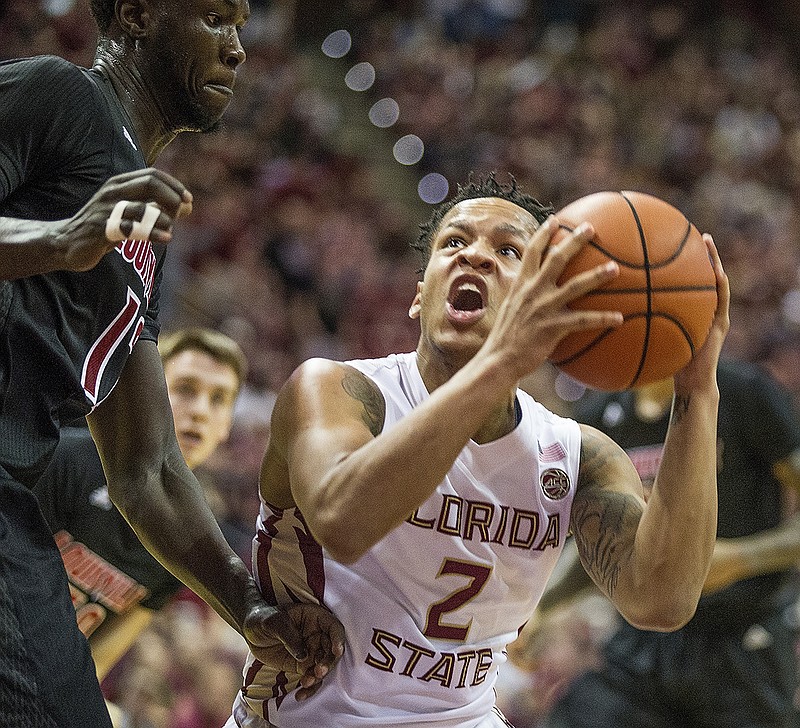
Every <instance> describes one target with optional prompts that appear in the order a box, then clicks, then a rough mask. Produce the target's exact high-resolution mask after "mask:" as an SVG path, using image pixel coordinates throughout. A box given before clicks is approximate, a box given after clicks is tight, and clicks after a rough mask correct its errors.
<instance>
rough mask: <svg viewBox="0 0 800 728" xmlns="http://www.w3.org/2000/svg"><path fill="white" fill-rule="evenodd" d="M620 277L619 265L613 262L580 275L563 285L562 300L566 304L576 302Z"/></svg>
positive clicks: (610, 261)
mask: <svg viewBox="0 0 800 728" xmlns="http://www.w3.org/2000/svg"><path fill="white" fill-rule="evenodd" d="M618 275H619V265H618V264H617V263H616V262H614V261H613V260H609V261H608V262H606V263H603V264H602V265H598V266H596V267H594V268H590V269H589V270H587V271H583V272H582V273H578V274H576V275H574V276H572V278H570V279H568V280H566V281H564V283H563V284H562V285H561V292H562V295H561V299H562V301H563V302H565V303H566V302H568V301H574V300H575V299H577V298H580V297H581V296H584V295H586V294H587V293H590V292H591V291H594V290H596V289H597V288H599V287H601V286H602V285H604V284H605V283H608V282H609V281H612V280H614V279H615V278H616V277H617V276H618Z"/></svg>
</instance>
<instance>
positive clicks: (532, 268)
mask: <svg viewBox="0 0 800 728" xmlns="http://www.w3.org/2000/svg"><path fill="white" fill-rule="evenodd" d="M557 230H558V220H556V218H555V216H554V215H550V216H549V217H548V218H547V219H546V220H545V221H544V222H543V223H542V224H541V225H539V227H538V228H536V232H534V233H533V235H532V236H531V239H530V242H529V243H528V245H527V246H526V248H525V252H524V253H523V255H522V269H521V271H520V275H521V276H524V275H529V276H530V275H533V274H534V273H535V272H536V271H537V270H539V267H540V266H541V264H542V258H543V256H544V254H545V251H546V250H547V248H548V246H549V245H550V240H551V239H552V237H553V235H554V234H555V233H556V231H557Z"/></svg>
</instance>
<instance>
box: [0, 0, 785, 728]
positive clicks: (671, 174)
mask: <svg viewBox="0 0 800 728" xmlns="http://www.w3.org/2000/svg"><path fill="white" fill-rule="evenodd" d="M766 5H768V4H758V5H753V4H749V3H744V2H741V3H737V2H718V3H689V2H679V1H678V0H675V1H674V2H634V1H633V0H630V1H629V2H621V1H617V2H612V1H610V0H609V1H603V0H594V1H591V0H583V1H582V0H571V1H570V2H566V1H565V2H547V1H545V2H538V3H537V2H526V1H525V0H427V1H425V0H420V1H418V2H412V1H411V0H407V1H405V2H404V1H403V0H394V1H388V2H375V1H372V0H347V1H344V0H343V1H342V2H339V3H323V2H317V1H316V0H307V1H301V0H284V1H283V2H281V1H280V0H274V1H273V2H269V1H268V0H251V6H252V10H253V16H252V20H251V22H250V23H249V24H248V25H247V26H246V28H245V31H244V34H243V42H244V45H245V48H246V50H247V55H248V60H247V63H246V64H245V65H244V66H243V68H242V71H241V73H240V78H239V80H238V81H237V91H236V94H235V96H234V100H233V102H232V104H231V106H230V108H229V111H228V112H227V114H226V117H225V122H224V127H223V129H222V130H221V132H219V133H218V134H215V135H202V136H201V135H182V136H180V137H179V138H178V139H177V140H176V141H175V142H174V143H173V144H172V145H171V146H170V147H169V148H168V149H167V151H166V152H165V153H164V155H162V157H161V159H160V160H159V163H158V166H160V167H162V168H164V169H166V170H168V171H169V172H171V173H173V174H174V175H175V176H177V177H178V178H179V179H181V180H182V181H183V182H184V183H185V184H187V186H188V187H189V188H190V189H191V191H192V193H193V194H194V199H195V204H194V213H193V215H192V216H191V218H189V219H187V220H186V221H182V222H181V223H179V225H178V226H177V227H176V231H175V239H174V241H173V243H172V245H171V247H170V253H169V261H168V265H167V271H166V276H165V283H164V289H163V304H162V305H163V320H162V324H163V328H164V329H165V330H169V329H171V328H177V327H179V326H184V325H188V324H198V325H205V326H214V327H216V328H218V329H220V330H222V331H224V332H225V333H227V334H228V335H230V336H232V337H233V338H234V339H236V340H237V341H238V342H239V343H240V344H241V346H242V347H243V349H244V351H245V352H246V354H247V356H248V359H249V362H250V373H249V377H248V381H247V383H246V386H245V389H244V391H243V394H242V396H241V398H240V401H239V404H238V406H237V412H236V417H235V423H234V433H233V436H232V438H231V441H230V442H229V443H228V445H227V446H225V447H223V448H222V449H221V451H220V452H219V453H218V454H217V455H216V456H215V457H214V458H213V460H212V461H211V463H210V464H209V465H207V466H205V467H204V469H203V470H202V472H200V473H199V475H200V477H201V479H202V480H203V482H204V483H205V484H206V485H207V486H208V497H209V500H210V502H211V503H212V505H213V507H214V508H215V511H216V513H217V515H218V517H219V519H220V522H221V523H222V524H223V529H224V531H225V533H226V535H227V536H228V538H229V539H230V540H231V543H232V544H233V545H234V547H235V548H236V549H237V551H239V553H241V554H242V555H243V556H244V558H245V559H246V560H247V561H248V562H249V556H248V554H249V548H250V539H251V535H252V530H253V523H254V519H255V513H256V511H257V507H258V502H257V493H256V489H255V488H256V478H257V472H258V466H259V463H260V458H261V455H262V454H263V451H264V447H265V441H266V437H267V436H268V432H269V415H270V410H271V405H272V401H273V398H274V394H275V391H276V389H277V388H278V387H279V386H280V385H281V383H282V382H283V381H284V380H285V379H286V377H287V376H288V375H289V373H290V372H291V370H292V369H293V368H294V366H296V365H297V364H298V363H299V362H301V361H302V360H304V359H306V358H308V357H311V356H317V355H322V356H327V357H331V358H335V359H347V358H352V357H369V356H380V355H383V354H385V353H388V352H389V351H401V350H404V351H407V350H411V349H413V348H414V346H415V344H416V338H417V331H416V324H415V323H413V322H411V321H410V320H409V319H408V316H407V309H408V304H409V302H410V299H411V296H412V295H413V291H414V283H415V281H416V280H417V275H418V267H419V261H418V260H417V259H416V258H414V257H413V256H412V255H411V252H410V250H409V243H410V242H411V241H412V240H413V239H414V237H415V236H416V233H417V224H418V223H419V222H421V221H423V220H424V219H426V218H427V216H428V215H429V212H430V204H429V202H424V201H423V200H422V199H420V195H419V194H418V189H419V188H418V185H419V183H420V180H422V179H423V177H425V175H429V174H432V173H436V174H438V175H442V177H443V178H444V179H445V180H446V181H447V184H448V185H449V188H450V191H451V192H452V191H454V189H455V186H456V185H457V183H458V182H463V181H466V179H467V178H468V176H469V174H470V173H471V172H472V173H476V174H480V173H485V172H489V171H493V170H496V171H498V172H500V173H501V178H502V175H505V174H506V172H508V173H510V174H513V175H514V177H515V178H516V179H517V180H518V182H519V183H521V184H522V185H523V187H524V188H525V190H526V191H527V192H529V193H531V194H533V195H534V196H535V197H537V198H538V199H539V200H540V201H542V202H545V203H550V204H552V205H553V206H554V207H555V208H556V209H558V208H559V207H561V206H563V205H565V204H566V203H568V202H570V201H572V200H574V199H576V198H577V197H580V196H581V195H584V194H587V193H589V192H594V191H599V190H606V189H611V190H618V189H632V190H641V191H644V192H649V193H651V194H655V195H658V196H659V197H662V198H664V199H666V200H668V201H670V202H672V203H673V204H675V205H676V206H677V207H679V208H680V209H681V210H683V211H684V212H685V213H686V215H687V216H688V217H689V218H690V219H691V220H692V221H693V222H694V223H695V224H696V225H697V227H698V228H699V229H700V230H702V231H707V232H710V233H712V234H713V235H714V238H715V241H716V243H717V245H718V247H719V250H720V253H721V256H722V259H723V262H724V264H725V266H726V270H727V272H728V274H729V276H730V279H731V286H732V295H733V303H732V311H731V314H732V329H731V334H730V336H729V339H728V342H727V354H729V355H730V356H734V357H737V358H741V359H746V360H751V361H761V362H762V363H764V364H765V365H766V366H768V367H769V368H770V369H771V371H772V372H773V374H774V375H775V376H776V377H777V378H778V379H779V380H780V381H782V382H783V383H784V384H785V385H786V386H788V387H789V389H790V390H791V391H792V392H793V393H794V394H795V395H797V396H798V397H800V367H799V366H798V361H800V358H799V357H800V245H798V231H799V230H800V227H799V225H800V218H799V213H800V207H799V206H800V69H798V65H797V57H798V56H797V53H796V50H797V49H796V48H794V46H793V42H794V41H793V38H794V37H795V36H797V35H798V34H797V33H793V32H792V31H796V29H794V28H791V27H787V23H788V22H789V21H788V20H786V19H785V18H786V17H788V16H786V14H785V13H783V14H782V13H781V11H780V9H779V8H778V9H774V8H773V9H772V10H767V9H766V8H765V7H762V6H766ZM776 5H778V6H780V5H784V4H783V3H777V4H776ZM785 5H788V6H791V5H792V4H791V3H786V4H785ZM784 9H785V8H784ZM0 13H2V15H0V59H3V58H12V57H16V56H24V55H33V54H41V53H54V54H58V55H61V56H64V57H66V58H68V59H70V60H73V61H75V62H78V63H81V64H84V65H89V64H91V61H92V57H93V50H94V43H95V35H94V26H93V23H92V21H91V18H90V16H89V11H88V0H5V2H1V1H0ZM795 15H797V14H796V13H795ZM780 17H783V18H784V21H783V22H780V21H779V20H778V19H779V18H780ZM335 31H346V33H345V34H341V33H340V34H339V36H337V37H339V38H340V39H341V38H344V39H345V40H346V43H345V44H344V45H343V46H342V47H341V50H339V51H338V52H336V53H328V54H326V53H325V52H323V45H324V41H325V39H326V38H328V37H329V35H330V34H331V33H334V32H335ZM358 64H362V65H360V66H358ZM363 64H369V65H368V66H367V65H363ZM356 66H358V67H359V68H360V69H361V70H362V71H363V70H364V69H367V71H368V73H367V76H368V82H367V83H365V84H362V86H359V88H363V90H353V88H351V86H350V85H348V84H347V83H346V81H345V78H346V76H347V75H348V72H349V71H351V69H353V68H354V67H356ZM370 69H371V70H370ZM370 74H374V77H373V76H372V75H370ZM388 100H392V101H391V102H390V101H388ZM378 102H381V103H383V104H384V107H386V108H390V109H391V108H395V109H396V110H397V112H398V113H397V114H396V116H397V118H396V121H395V120H394V119H390V120H389V121H385V122H381V123H380V124H379V125H376V124H375V123H373V121H371V120H370V117H371V114H370V111H371V110H373V108H374V105H375V104H376V103H378ZM387 104H388V106H387ZM405 135H415V136H416V137H418V138H419V140H421V142H422V144H423V145H424V154H422V157H421V158H420V159H419V160H418V161H416V162H415V163H414V164H407V163H406V164H401V163H400V162H398V161H397V159H396V158H395V155H394V154H393V149H394V145H395V143H396V142H397V141H398V139H400V138H401V137H404V136H405ZM529 385H530V388H531V390H532V391H533V393H534V394H535V395H537V396H539V397H541V398H542V399H543V400H545V402H546V404H548V405H549V406H550V407H551V408H553V409H555V410H556V411H559V412H564V413H569V409H570V401H571V400H575V399H576V398H577V397H579V396H580V395H581V388H580V387H577V386H575V384H574V383H571V382H569V381H566V380H565V379H564V377H563V375H558V374H557V372H555V371H553V370H551V369H549V368H544V369H543V370H542V372H540V373H537V375H536V376H534V377H532V378H531V381H530V382H529ZM613 619H614V615H613V614H611V613H610V612H608V611H607V610H605V609H604V608H603V607H602V606H601V605H598V604H597V603H595V602H590V603H589V604H588V605H583V606H582V607H581V606H580V605H579V606H578V607H576V609H575V610H573V611H572V612H571V613H570V614H566V615H565V616H564V625H566V626H564V625H562V629H560V630H558V631H557V633H556V634H552V635H551V636H550V638H549V639H548V640H546V643H547V645H548V647H547V649H546V650H544V651H543V654H542V663H541V664H542V668H541V673H540V674H537V676H536V680H537V682H536V683H535V685H534V687H536V690H534V691H529V695H530V704H525V705H521V704H519V703H514V704H512V705H509V706H507V710H508V713H509V717H511V718H512V720H515V721H516V725H517V728H532V727H533V726H535V725H536V721H537V717H538V716H541V715H542V714H543V712H545V711H546V710H547V705H548V700H550V699H551V698H552V696H553V695H554V694H555V693H557V691H558V689H559V686H560V685H561V684H563V682H564V680H566V679H568V678H569V676H570V674H571V672H573V671H574V670H575V669H579V668H580V667H582V666H586V665H588V664H591V661H592V659H594V656H595V655H596V646H597V645H598V644H599V642H600V641H601V640H602V639H603V636H604V635H605V634H607V633H608V629H609V628H610V627H609V625H610V624H611V623H612V621H613ZM553 629H554V630H557V629H558V626H557V625H555V626H553ZM242 649H243V645H242V644H241V643H240V642H239V641H238V636H237V635H235V634H231V632H230V630H229V629H228V628H227V627H224V626H222V625H220V624H218V623H217V620H216V619H215V617H213V615H211V614H210V613H209V612H208V611H207V610H205V609H204V608H203V607H202V605H200V604H199V603H198V602H197V601H196V600H193V599H192V598H191V597H190V596H189V595H185V596H184V598H182V599H180V600H178V601H177V602H176V603H175V605H173V606H172V607H170V608H169V609H167V610H166V611H165V612H164V613H163V614H162V615H159V618H158V620H157V621H156V624H155V626H154V627H153V628H152V629H150V630H148V632H147V634H146V636H145V637H144V638H143V639H142V640H140V642H139V643H138V644H137V645H136V647H135V648H134V650H133V651H132V652H131V653H130V654H129V655H128V657H127V658H126V659H125V660H124V661H123V663H122V664H121V665H120V666H119V667H118V669H116V670H115V671H114V672H113V673H112V675H111V676H110V678H109V679H108V680H107V681H106V683H105V684H104V689H105V690H106V692H107V694H108V695H109V697H111V698H112V699H114V700H116V701H117V702H118V703H119V704H120V706H121V707H122V708H124V710H125V711H126V714H127V716H128V721H129V722H128V725H130V726H131V727H133V726H142V727H144V726H149V727H152V728H178V727H179V728H200V727H202V728H206V726H208V727H210V726H219V725H221V724H222V723H223V722H224V720H225V719H226V718H227V714H228V712H227V711H228V707H227V706H229V705H230V702H231V700H232V697H233V694H234V693H235V691H236V688H237V686H238V682H239V673H240V666H241V663H242V654H243V652H242ZM578 658H580V659H578ZM514 679H519V680H524V681H527V682H526V683H525V684H526V685H528V684H530V679H531V677H530V676H529V675H525V676H516V677H514V676H511V677H509V680H508V682H506V683H505V684H504V685H506V686H507V685H510V684H512V683H513V680H514ZM509 690H511V688H509ZM511 692H513V694H514V695H515V698H514V700H519V699H520V698H519V695H520V693H525V691H524V690H523V691H518V690H512V691H511ZM502 698H503V693H502V692H501V699H502Z"/></svg>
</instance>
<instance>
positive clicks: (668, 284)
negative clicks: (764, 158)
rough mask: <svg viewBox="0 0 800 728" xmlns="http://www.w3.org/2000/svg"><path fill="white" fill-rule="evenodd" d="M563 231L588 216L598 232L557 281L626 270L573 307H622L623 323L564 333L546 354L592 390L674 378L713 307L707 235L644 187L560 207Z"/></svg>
mask: <svg viewBox="0 0 800 728" xmlns="http://www.w3.org/2000/svg"><path fill="white" fill-rule="evenodd" d="M556 214H557V217H558V219H559V221H560V223H561V226H562V229H564V231H563V232H559V233H557V234H556V238H555V240H556V241H557V240H559V239H560V237H561V236H563V235H566V233H567V231H568V230H572V229H574V228H575V227H577V226H578V225H579V224H580V223H581V222H584V221H588V222H590V223H591V224H592V225H593V226H594V229H595V235H594V237H593V238H592V240H591V241H589V243H587V245H586V247H585V248H583V250H581V251H580V252H579V253H578V254H577V255H576V256H575V257H574V258H573V259H572V260H571V261H570V262H569V263H568V265H567V267H566V269H565V270H564V273H563V274H562V276H561V279H560V281H561V282H563V281H565V280H567V279H568V278H571V277H572V276H574V275H576V274H577V273H580V272H582V271H585V270H587V269H589V268H593V267H595V266H598V265H602V264H603V263H605V262H607V261H609V260H614V261H616V262H617V263H618V264H619V268H620V274H619V276H618V277H617V278H615V279H614V280H612V281H611V282H610V283H607V284H606V285H604V286H602V287H601V288H598V289H596V290H594V291H591V292H590V293H588V294H587V295H585V296H582V297H580V298H579V299H577V300H575V301H573V302H572V303H571V304H570V307H571V308H573V309H595V310H610V311H620V312H622V315H623V317H624V322H623V324H622V325H621V326H619V327H618V328H612V329H602V330H597V329H595V330H592V331H584V332H579V333H576V334H571V335H569V336H567V337H566V338H564V339H562V340H561V342H560V343H559V344H558V346H557V347H556V349H555V351H554V352H553V354H552V356H551V358H550V360H551V362H552V363H553V364H554V365H555V366H557V367H558V368H559V369H561V370H562V371H564V372H566V373H567V374H569V375H570V376H571V377H573V378H574V379H576V380H578V381H579V382H581V383H583V384H585V385H586V386H588V387H592V388H594V389H601V390H607V391H615V390H621V389H628V388H630V387H637V386H640V385H643V384H648V383H650V382H654V381H658V380H660V379H665V378H667V377H669V376H672V375H673V374H675V372H677V371H678V370H679V369H681V368H683V367H684V366H685V365H686V364H687V363H688V362H689V360H690V359H691V358H692V355H693V354H694V352H695V351H696V350H697V349H698V348H700V347H701V346H702V345H703V342H704V341H705V339H706V337H707V336H708V332H709V330H710V328H711V322H712V320H713V318H714V312H715V311H716V308H717V287H716V279H715V276H714V269H713V267H712V265H711V260H710V259H709V255H708V250H707V248H706V245H705V242H704V241H703V238H702V236H701V234H700V232H699V231H698V230H697V228H696V227H695V226H694V225H692V223H691V222H689V220H687V219H686V217H685V216H684V215H683V213H682V212H680V211H679V210H677V209H676V208H675V207H673V206H672V205H670V204H669V203H667V202H664V201H663V200H661V199H659V198H657V197H653V196H652V195H647V194H644V193H641V192H597V193H595V194H591V195H587V196H586V197H581V198H580V199H578V200H575V202H572V203H570V204H569V205H567V206H566V207H565V208H564V209H563V210H560V211H559V212H558V213H556Z"/></svg>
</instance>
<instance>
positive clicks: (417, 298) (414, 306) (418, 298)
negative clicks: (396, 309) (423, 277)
mask: <svg viewBox="0 0 800 728" xmlns="http://www.w3.org/2000/svg"><path fill="white" fill-rule="evenodd" d="M420 306H422V281H417V292H416V293H415V294H414V300H413V301H412V302H411V307H410V308H409V309H408V317H409V318H412V319H415V318H419V309H420Z"/></svg>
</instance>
